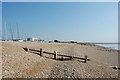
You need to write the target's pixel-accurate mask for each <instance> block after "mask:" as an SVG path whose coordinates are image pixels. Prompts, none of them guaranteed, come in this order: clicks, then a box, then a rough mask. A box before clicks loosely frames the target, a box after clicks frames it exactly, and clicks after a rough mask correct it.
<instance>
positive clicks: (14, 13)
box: [2, 2, 118, 42]
mask: <svg viewBox="0 0 120 80" xmlns="http://www.w3.org/2000/svg"><path fill="white" fill-rule="evenodd" d="M2 24H3V25H2V27H4V26H5V24H6V34H7V36H6V37H7V38H8V37H10V25H11V28H12V31H13V35H14V38H17V25H16V24H18V27H19V34H20V37H21V38H25V37H37V38H40V39H43V40H47V41H49V40H55V39H57V40H64V41H69V40H74V41H85V42H86V41H89V42H117V41H118V3H117V2H3V3H2ZM2 31H4V30H2Z"/></svg>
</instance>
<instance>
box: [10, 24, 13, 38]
mask: <svg viewBox="0 0 120 80" xmlns="http://www.w3.org/2000/svg"><path fill="white" fill-rule="evenodd" d="M10 32H11V39H12V40H13V31H12V28H11V24H10Z"/></svg>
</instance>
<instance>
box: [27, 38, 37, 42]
mask: <svg viewBox="0 0 120 80" xmlns="http://www.w3.org/2000/svg"><path fill="white" fill-rule="evenodd" d="M27 41H38V38H27Z"/></svg>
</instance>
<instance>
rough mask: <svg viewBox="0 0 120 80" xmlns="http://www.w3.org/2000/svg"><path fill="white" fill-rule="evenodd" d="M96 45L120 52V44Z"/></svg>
mask: <svg viewBox="0 0 120 80" xmlns="http://www.w3.org/2000/svg"><path fill="white" fill-rule="evenodd" d="M96 45H99V46H103V47H107V48H112V49H116V50H120V43H102V44H96Z"/></svg>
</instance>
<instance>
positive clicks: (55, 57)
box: [54, 51, 57, 60]
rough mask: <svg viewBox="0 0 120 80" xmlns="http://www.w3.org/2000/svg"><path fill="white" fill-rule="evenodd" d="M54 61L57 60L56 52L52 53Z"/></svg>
mask: <svg viewBox="0 0 120 80" xmlns="http://www.w3.org/2000/svg"><path fill="white" fill-rule="evenodd" d="M54 53H55V54H54V59H55V60H57V51H54Z"/></svg>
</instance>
